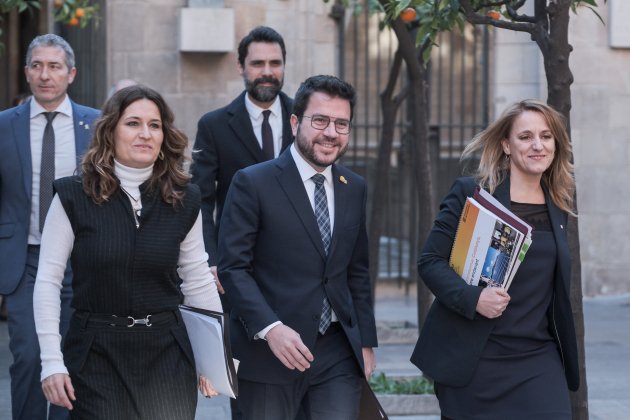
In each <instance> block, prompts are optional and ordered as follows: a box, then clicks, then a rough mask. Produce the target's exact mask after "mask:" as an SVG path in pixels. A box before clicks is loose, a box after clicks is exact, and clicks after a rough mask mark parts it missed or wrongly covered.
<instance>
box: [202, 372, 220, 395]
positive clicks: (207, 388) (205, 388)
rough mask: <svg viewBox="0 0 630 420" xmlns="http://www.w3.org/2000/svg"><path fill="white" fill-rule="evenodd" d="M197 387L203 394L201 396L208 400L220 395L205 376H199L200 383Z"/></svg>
mask: <svg viewBox="0 0 630 420" xmlns="http://www.w3.org/2000/svg"><path fill="white" fill-rule="evenodd" d="M197 386H198V388H199V392H201V394H202V395H203V396H204V397H206V398H212V397H215V396H217V395H219V393H218V392H217V391H216V390H215V389H214V388H213V387H212V384H211V383H210V381H209V380H208V379H207V378H206V377H205V376H201V375H200V376H199V383H198V384H197Z"/></svg>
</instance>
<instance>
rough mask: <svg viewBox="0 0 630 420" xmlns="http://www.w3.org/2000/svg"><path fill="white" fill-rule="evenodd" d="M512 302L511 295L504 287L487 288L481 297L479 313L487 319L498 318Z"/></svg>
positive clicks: (478, 307)
mask: <svg viewBox="0 0 630 420" xmlns="http://www.w3.org/2000/svg"><path fill="white" fill-rule="evenodd" d="M509 302H510V295H508V293H507V292H506V291H505V289H504V288H502V287H486V288H485V289H483V290H482V291H481V295H479V301H478V302H477V312H479V313H480V314H481V315H483V316H485V317H486V318H498V317H500V316H501V315H502V314H503V311H505V308H506V307H507V305H508V303H509Z"/></svg>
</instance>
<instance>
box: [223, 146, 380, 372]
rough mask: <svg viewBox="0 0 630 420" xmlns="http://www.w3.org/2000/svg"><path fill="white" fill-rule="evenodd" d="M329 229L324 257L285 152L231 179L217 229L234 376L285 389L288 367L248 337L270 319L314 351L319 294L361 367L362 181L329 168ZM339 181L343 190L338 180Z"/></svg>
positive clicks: (364, 287)
mask: <svg viewBox="0 0 630 420" xmlns="http://www.w3.org/2000/svg"><path fill="white" fill-rule="evenodd" d="M332 174H333V183H334V191H335V223H334V227H333V232H332V242H331V245H330V250H329V253H328V256H326V252H325V250H324V246H323V244H322V240H321V236H320V233H319V228H318V226H317V220H316V218H315V214H314V213H313V208H312V207H311V203H310V202H309V199H308V196H307V193H306V189H305V188H304V183H303V182H302V179H301V177H300V174H299V172H298V169H297V167H296V165H295V162H294V160H293V157H292V156H291V153H290V151H289V150H287V151H285V152H284V153H283V154H282V155H281V156H280V157H278V158H277V159H274V160H271V161H268V162H264V163H261V164H258V165H254V166H250V167H248V168H246V169H243V170H241V171H239V172H237V173H236V175H235V176H234V179H233V181H232V185H231V186H230V190H229V192H228V196H227V199H226V202H225V211H224V212H223V218H222V220H221V226H220V228H219V266H218V269H219V278H220V279H221V282H222V284H223V287H224V288H225V291H226V293H225V296H227V298H228V301H229V303H230V305H231V308H232V310H231V312H230V318H231V336H232V348H233V351H234V357H236V358H237V359H240V361H241V364H240V366H239V370H238V376H239V378H242V379H246V380H250V381H255V382H263V383H276V384H279V383H288V382H290V381H292V380H294V379H295V378H296V377H297V376H298V375H300V374H301V373H300V372H299V371H298V370H297V369H296V370H289V369H287V368H286V367H285V366H284V365H282V363H281V362H280V361H279V360H278V359H277V358H276V357H275V356H274V355H273V353H272V352H271V350H270V349H269V345H268V344H267V342H266V341H264V340H254V336H255V335H256V334H257V333H258V332H259V331H261V330H262V329H264V328H265V327H267V326H269V325H271V324H272V323H274V322H276V321H282V322H283V323H284V324H285V325H288V326H289V327H291V328H292V329H294V330H295V331H297V332H298V334H300V336H301V338H302V341H303V342H304V344H305V345H306V346H307V347H308V348H309V349H311V350H312V349H313V348H314V345H315V340H316V338H317V334H318V326H319V319H320V315H321V310H322V301H323V298H324V291H325V292H326V295H327V296H328V299H329V301H330V304H331V306H332V308H333V310H334V311H335V314H336V315H337V317H338V318H339V321H340V323H341V326H342V327H343V331H344V332H345V334H346V336H347V337H348V341H349V342H350V345H351V346H352V349H353V352H354V355H355V356H356V358H357V361H358V362H359V364H360V365H361V366H363V355H362V351H361V348H362V347H376V345H377V339H376V326H375V322H374V312H373V310H372V303H371V286H370V279H369V271H368V247H367V233H366V228H365V203H366V197H367V189H366V185H365V181H364V180H363V178H361V177H360V176H358V175H356V174H355V173H353V172H351V171H350V170H348V169H346V168H344V167H342V166H339V165H333V167H332ZM344 181H345V182H344Z"/></svg>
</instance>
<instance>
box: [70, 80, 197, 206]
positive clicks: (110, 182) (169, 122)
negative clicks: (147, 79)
mask: <svg viewBox="0 0 630 420" xmlns="http://www.w3.org/2000/svg"><path fill="white" fill-rule="evenodd" d="M141 99H147V100H149V101H151V102H153V103H154V104H155V105H156V106H157V108H158V110H159V111H160V117H161V119H162V131H163V133H164V140H163V142H162V147H161V149H160V158H159V159H157V160H156V161H155V163H154V164H153V173H152V175H151V177H150V178H149V184H148V185H149V189H150V190H156V189H157V190H159V191H160V193H161V195H162V199H163V200H164V201H165V202H167V203H169V204H172V205H175V204H177V203H180V202H181V201H182V200H183V198H184V191H185V187H186V185H187V184H188V182H189V179H190V175H189V174H188V172H186V170H185V169H184V164H185V163H186V162H187V161H188V160H190V156H189V155H190V152H189V150H188V138H187V137H186V135H185V134H184V133H183V132H181V131H180V130H178V129H177V128H175V126H174V125H173V121H174V119H175V116H174V115H173V111H171V109H170V108H169V106H168V105H167V104H166V102H165V101H164V98H162V96H161V95H160V94H159V93H158V92H156V91H155V90H153V89H151V88H148V87H146V86H142V85H133V86H129V87H126V88H124V89H121V90H119V91H118V92H116V93H114V95H112V97H111V98H109V99H108V100H107V102H106V103H105V105H104V106H103V114H102V116H101V118H100V119H99V120H98V121H97V123H96V126H95V129H94V135H93V136H92V142H91V143H90V147H89V149H88V151H87V152H86V154H85V156H84V157H83V160H82V161H81V178H82V182H83V190H84V191H85V193H86V194H87V195H89V196H90V197H91V198H92V199H93V200H94V201H95V202H96V203H103V202H105V201H107V200H108V199H109V197H111V196H112V194H113V193H114V192H115V191H116V190H117V189H118V188H119V180H118V178H117V177H116V175H115V173H114V154H115V142H116V141H115V132H116V125H117V124H118V121H119V120H120V118H121V117H122V115H123V113H124V112H125V110H126V109H127V107H129V105H131V104H132V103H134V102H136V101H138V100H141Z"/></svg>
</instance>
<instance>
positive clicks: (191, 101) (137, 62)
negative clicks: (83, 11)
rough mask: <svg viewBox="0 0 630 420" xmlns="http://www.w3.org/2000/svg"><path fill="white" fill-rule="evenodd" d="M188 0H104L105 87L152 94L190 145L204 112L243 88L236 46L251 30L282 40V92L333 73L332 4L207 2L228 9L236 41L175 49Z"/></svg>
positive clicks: (292, 0) (314, 0)
mask: <svg viewBox="0 0 630 420" xmlns="http://www.w3.org/2000/svg"><path fill="white" fill-rule="evenodd" d="M188 3H191V5H193V4H194V3H200V2H194V1H191V2H187V1H186V0H150V1H149V0H109V1H107V10H106V25H107V34H108V47H107V49H108V52H107V54H108V57H107V58H108V59H107V63H108V69H107V70H108V72H107V74H108V84H109V85H113V84H114V83H115V82H116V81H117V80H120V79H124V78H130V79H135V80H137V81H138V82H141V83H143V84H146V85H148V86H150V87H153V88H155V89H157V90H158V91H159V92H160V93H162V94H163V95H164V96H165V98H166V100H167V101H168V103H169V105H170V106H171V107H172V108H173V110H174V111H175V114H176V123H177V125H178V126H179V127H180V128H182V129H183V130H184V131H185V132H186V134H187V135H188V136H189V138H190V139H191V141H193V140H194V136H195V133H196V127H197V121H198V120H199V118H200V117H201V116H202V115H203V114H204V113H206V112H208V111H210V110H213V109H215V108H218V107H221V106H223V105H226V104H227V103H229V102H230V101H231V100H232V99H233V98H234V97H235V96H237V95H238V94H239V93H240V92H241V91H242V90H243V80H242V78H241V76H240V75H239V73H238V69H237V53H236V48H237V46H238V42H239V41H240V39H241V38H242V37H243V36H245V35H246V34H247V33H248V32H249V31H250V30H251V29H252V28H254V27H255V26H258V25H267V26H271V27H273V28H274V29H276V30H277V31H278V32H279V33H280V34H282V36H283V37H284V40H285V44H286V49H287V63H286V71H285V85H284V86H285V87H284V91H285V92H286V93H287V94H289V95H290V96H293V94H294V93H295V91H296V90H297V87H298V86H299V84H300V82H301V81H303V80H304V79H305V78H307V77H308V76H310V75H313V74H317V73H328V74H334V73H335V69H336V56H335V52H336V24H335V22H334V20H332V19H331V18H330V17H328V13H329V11H330V7H331V6H330V5H327V4H324V2H323V1H321V0H232V1H230V0H226V1H224V2H222V1H213V2H210V3H209V4H217V3H218V4H219V6H218V7H224V8H229V9H232V10H233V12H234V33H235V39H234V45H233V51H232V52H228V53H218V52H194V53H193V52H180V51H179V47H178V31H179V20H178V16H179V12H180V9H181V8H184V7H188ZM220 3H223V6H221V5H220ZM215 7H216V6H215Z"/></svg>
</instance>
